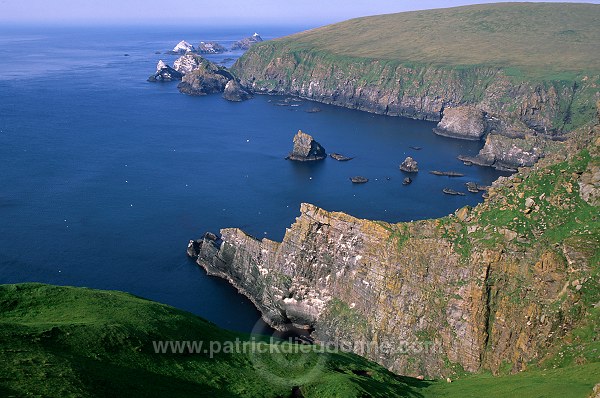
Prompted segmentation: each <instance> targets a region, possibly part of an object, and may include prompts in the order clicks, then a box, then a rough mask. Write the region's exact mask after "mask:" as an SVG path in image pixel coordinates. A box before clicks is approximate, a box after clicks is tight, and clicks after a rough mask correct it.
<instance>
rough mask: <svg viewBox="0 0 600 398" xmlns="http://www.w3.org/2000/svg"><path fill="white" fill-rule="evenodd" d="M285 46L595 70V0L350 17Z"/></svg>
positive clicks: (599, 42)
mask: <svg viewBox="0 0 600 398" xmlns="http://www.w3.org/2000/svg"><path fill="white" fill-rule="evenodd" d="M276 41H277V42H284V43H286V44H287V45H289V48H292V49H297V50H301V49H312V50H323V51H327V52H329V53H332V54H336V55H343V56H348V57H358V58H368V59H378V60H398V61H402V62H404V63H410V62H415V63H418V64H434V65H449V66H460V65H486V66H497V67H501V68H515V69H518V70H519V71H520V73H525V74H529V75H533V76H536V77H547V76H546V75H548V74H551V75H553V76H552V77H553V78H556V77H557V76H555V75H561V74H565V73H566V72H576V73H585V72H588V71H590V72H592V73H598V71H600V57H598V54H599V53H600V5H595V4H573V3H498V4H481V5H474V6H466V7H456V8H447V9H436V10H424V11H414V12H404V13H399V14H388V15H380V16H372V17H364V18H357V19H352V20H349V21H345V22H341V23H338V24H333V25H328V26H324V27H321V28H317V29H313V30H309V31H306V32H302V33H298V34H295V35H292V36H288V37H285V38H282V39H279V40H276Z"/></svg>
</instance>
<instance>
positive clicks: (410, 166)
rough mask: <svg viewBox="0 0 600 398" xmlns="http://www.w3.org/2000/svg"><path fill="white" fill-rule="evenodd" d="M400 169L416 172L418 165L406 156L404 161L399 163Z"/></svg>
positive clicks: (406, 171)
mask: <svg viewBox="0 0 600 398" xmlns="http://www.w3.org/2000/svg"><path fill="white" fill-rule="evenodd" d="M400 170H402V171H404V172H405V173H417V172H418V171H419V165H418V164H417V161H416V160H414V159H413V158H411V157H410V156H408V157H407V158H406V159H404V161H403V162H402V163H401V164H400Z"/></svg>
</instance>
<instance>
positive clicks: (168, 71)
mask: <svg viewBox="0 0 600 398" xmlns="http://www.w3.org/2000/svg"><path fill="white" fill-rule="evenodd" d="M182 77H183V74H182V73H180V72H178V71H176V70H175V69H173V68H171V67H170V66H169V65H167V64H166V63H165V62H164V61H163V60H162V59H161V60H160V61H158V64H157V65H156V72H155V73H154V74H153V75H151V76H150V77H149V78H148V81H149V82H153V83H154V82H170V81H173V80H181V78H182Z"/></svg>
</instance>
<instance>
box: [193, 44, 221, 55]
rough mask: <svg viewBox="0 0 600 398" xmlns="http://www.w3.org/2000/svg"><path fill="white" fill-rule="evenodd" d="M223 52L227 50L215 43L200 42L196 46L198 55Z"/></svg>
mask: <svg viewBox="0 0 600 398" xmlns="http://www.w3.org/2000/svg"><path fill="white" fill-rule="evenodd" d="M225 51H227V49H226V48H225V47H223V46H222V45H220V44H219V43H217V42H216V41H209V42H203V41H201V42H200V44H198V52H199V53H200V54H221V53H224V52H225Z"/></svg>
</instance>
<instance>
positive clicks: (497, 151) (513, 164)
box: [473, 134, 545, 171]
mask: <svg viewBox="0 0 600 398" xmlns="http://www.w3.org/2000/svg"><path fill="white" fill-rule="evenodd" d="M544 146H545V143H544V140H543V139H541V138H539V137H532V136H526V137H525V138H510V137H505V136H503V135H499V134H489V135H488V136H487V138H486V140H485V144H484V145H483V148H482V149H481V151H479V154H478V155H477V156H476V157H475V159H474V160H475V161H474V162H473V163H475V164H480V165H484V166H492V167H494V168H496V169H499V170H509V171H514V169H516V168H517V167H520V166H533V165H534V164H535V162H537V161H538V160H539V159H540V158H541V157H543V156H544V151H543V149H544Z"/></svg>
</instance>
